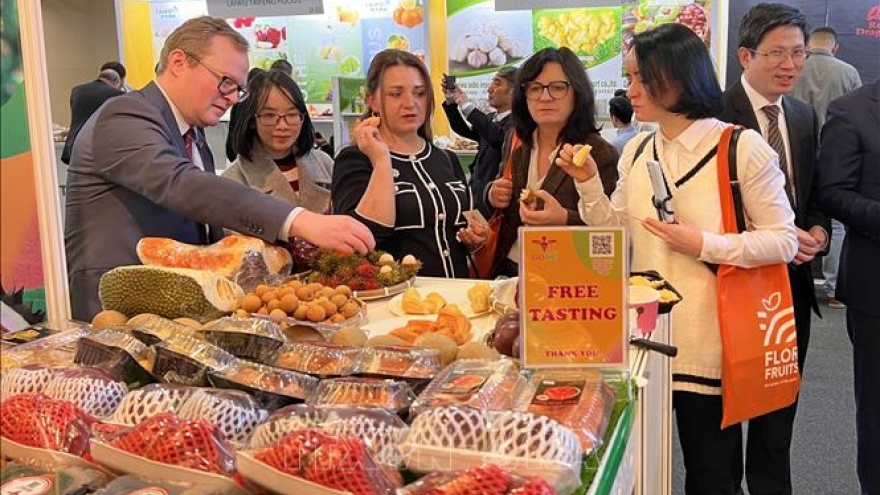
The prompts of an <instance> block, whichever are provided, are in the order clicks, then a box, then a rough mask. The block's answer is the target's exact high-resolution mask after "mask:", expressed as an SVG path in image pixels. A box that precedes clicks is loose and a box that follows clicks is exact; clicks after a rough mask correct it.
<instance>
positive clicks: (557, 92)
mask: <svg viewBox="0 0 880 495" xmlns="http://www.w3.org/2000/svg"><path fill="white" fill-rule="evenodd" d="M570 87H571V83H570V82H568V81H553V82H551V83H549V84H541V83H539V82H534V81H533V82H530V83H528V84H524V85H523V89H525V91H526V98H528V99H530V100H540V99H541V96H542V95H543V94H544V90H545V89H546V90H547V93H549V94H550V98H552V99H554V100H561V99H563V98H565V95H567V94H568V88H570Z"/></svg>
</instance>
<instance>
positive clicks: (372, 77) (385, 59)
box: [364, 48, 434, 141]
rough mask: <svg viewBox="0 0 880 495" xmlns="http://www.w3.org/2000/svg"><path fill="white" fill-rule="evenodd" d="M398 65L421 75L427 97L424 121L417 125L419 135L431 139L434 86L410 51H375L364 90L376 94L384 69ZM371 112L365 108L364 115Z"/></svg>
mask: <svg viewBox="0 0 880 495" xmlns="http://www.w3.org/2000/svg"><path fill="white" fill-rule="evenodd" d="M398 65H403V66H406V67H412V68H414V69H416V70H417V71H419V73H420V74H421V75H422V79H423V80H424V82H425V91H426V93H427V97H428V108H427V109H426V112H425V122H424V123H423V124H422V125H421V126H420V127H419V131H418V132H419V135H420V136H422V137H423V138H425V139H427V140H428V141H431V140H432V139H433V133H432V131H431V116H432V115H434V86H433V84H431V75H430V74H429V73H428V69H427V68H426V67H425V64H424V63H423V62H422V61H421V60H420V59H419V58H418V57H416V56H415V55H413V54H412V53H410V52H405V51H403V50H395V49H390V48H389V49H387V50H382V51H381V52H379V53H377V54H376V56H375V57H373V61H372V62H370V68H369V69H368V70H367V79H366V92H367V94H368V95H376V94H378V93H379V90H380V89H381V88H380V86H381V84H382V76H383V75H384V74H385V69H387V68H389V67H394V66H398ZM371 112H372V111H371V110H370V109H369V108H367V111H366V112H365V113H364V116H365V117H369V116H370V114H371Z"/></svg>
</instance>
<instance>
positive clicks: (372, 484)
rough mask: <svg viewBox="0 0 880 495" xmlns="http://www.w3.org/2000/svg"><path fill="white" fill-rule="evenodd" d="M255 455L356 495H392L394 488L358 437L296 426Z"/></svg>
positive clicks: (287, 471) (294, 473) (284, 469)
mask: <svg viewBox="0 0 880 495" xmlns="http://www.w3.org/2000/svg"><path fill="white" fill-rule="evenodd" d="M254 458H255V459H257V460H258V461H260V462H262V463H264V464H266V465H268V466H270V467H273V468H275V469H277V470H279V471H281V472H283V473H284V474H287V475H290V476H295V477H297V478H302V479H305V480H308V481H311V482H312V483H317V484H319V485H321V486H325V487H327V488H332V489H335V490H340V491H346V492H349V493H353V494H357V495H373V494H376V495H391V494H393V493H395V490H396V488H397V486H396V485H395V483H394V482H393V481H392V480H391V479H389V476H388V474H386V471H385V470H384V469H383V468H382V467H381V466H380V465H379V464H378V463H377V462H376V460H375V459H374V458H373V456H372V455H371V454H370V451H369V449H368V448H367V446H366V444H365V442H364V441H363V440H361V439H360V438H354V437H337V436H333V435H330V434H327V433H325V432H324V431H321V430H316V429H305V430H298V431H295V432H293V433H290V434H289V435H287V436H285V437H283V438H282V439H281V440H279V441H278V442H276V443H274V444H272V445H270V446H268V447H266V448H264V449H260V450H257V451H255V452H254ZM256 481H257V482H259V480H256Z"/></svg>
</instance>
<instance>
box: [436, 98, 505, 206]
mask: <svg viewBox="0 0 880 495" xmlns="http://www.w3.org/2000/svg"><path fill="white" fill-rule="evenodd" d="M443 111H445V112H446V118H447V119H449V126H450V127H452V130H453V131H455V133H456V134H458V135H460V136H462V137H466V138H468V139H473V140H474V141H476V142H477V143H479V146H478V147H477V155H476V156H475V157H474V161H473V164H471V169H470V174H471V178H470V181H469V183H468V184H469V185H470V187H471V191H472V192H473V195H474V203H475V204H476V206H477V208H478V209H479V210H480V212H481V213H482V214H483V215H484V216H485V217H486V218H489V216H490V215H491V214H492V210H493V208H492V206H491V205H489V204H487V202H486V186H487V185H488V184H489V183H490V182H492V181H493V180H495V177H497V176H498V169H499V167H500V164H501V148H502V146H504V137H505V134H506V133H507V129H508V128H509V127H510V114H507V116H506V117H504V118H503V119H501V120H500V121H498V122H495V120H494V117H495V114H494V113H491V114H488V115H487V114H485V113H483V112H481V111H480V110H479V109H477V108H475V109H473V110H471V112H470V113H469V114H468V116H467V122H466V121H465V118H464V117H463V116H462V114H461V112H460V111H459V110H458V105H456V104H455V103H446V102H444V103H443ZM468 122H470V126H468Z"/></svg>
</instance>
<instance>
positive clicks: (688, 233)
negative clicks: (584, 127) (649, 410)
mask: <svg viewBox="0 0 880 495" xmlns="http://www.w3.org/2000/svg"><path fill="white" fill-rule="evenodd" d="M624 67H625V69H626V72H627V73H628V75H629V80H630V83H629V92H628V94H629V97H630V99H631V100H632V104H633V108H634V109H635V113H636V116H637V117H638V119H639V120H640V121H644V122H657V123H658V124H659V130H658V131H657V132H656V133H654V134H653V135H652V134H649V133H641V134H639V135H637V136H636V137H635V138H633V139H632V140H630V142H629V143H627V145H626V147H625V148H624V150H623V156H622V157H621V159H620V166H619V170H620V179H619V181H618V183H617V188H616V190H615V191H614V194H613V195H612V196H611V199H609V198H607V197H606V196H605V194H604V190H603V187H602V184H600V182H599V179H598V177H596V173H597V168H596V163H595V162H594V161H593V160H589V159H588V160H587V163H586V164H584V166H582V167H575V166H573V165H572V162H571V158H572V154H571V152H572V151H575V152H576V150H565V151H563V153H562V154H561V155H560V157H559V161H558V162H557V163H558V164H559V165H560V166H561V167H562V168H563V169H564V170H565V171H566V172H567V173H569V174H570V175H571V176H572V177H574V179H575V180H576V181H577V187H578V190H579V192H580V194H581V203H580V211H581V216H582V217H583V218H584V220H585V221H587V222H589V223H591V224H595V225H623V226H627V227H629V232H630V236H631V243H632V247H633V256H632V268H633V270H649V269H655V270H658V271H660V273H662V274H663V275H664V276H666V277H667V278H668V279H669V280H674V281H675V286H676V287H677V288H678V289H679V290H680V291H681V293H682V294H684V295H685V297H684V299H683V300H682V302H681V304H679V305H678V306H676V308H675V311H673V313H672V319H673V320H672V321H673V327H674V328H675V333H674V335H673V342H672V343H673V344H675V345H676V346H677V347H678V356H677V357H676V358H675V359H674V360H673V361H672V373H673V377H672V388H673V393H672V407H673V408H674V410H675V417H676V421H677V424H678V431H679V440H680V442H681V447H682V452H683V454H684V465H685V470H686V479H685V489H684V491H685V493H687V494H688V495H693V494H706V493H713V494H729V495H733V494H735V493H742V491H741V489H740V481H741V478H742V473H743V450H742V445H743V436H742V435H743V431H742V427H741V426H740V425H739V424H736V425H733V426H729V427H727V428H725V429H721V418H722V405H723V404H722V397H721V374H722V348H721V333H720V331H719V324H718V307H717V293H716V278H715V275H714V273H713V272H712V271H711V269H710V268H709V267H708V266H706V264H707V263H708V264H728V265H735V266H740V267H745V268H751V267H758V266H763V265H768V264H777V263H787V262H789V261H790V260H791V259H792V258H794V256H795V253H797V237H796V236H795V227H794V213H793V212H792V210H791V207H790V206H789V203H788V199H787V197H786V195H785V179H784V177H783V175H782V171H781V170H780V168H779V164H778V160H777V157H776V155H775V154H774V152H773V149H772V148H771V147H770V146H769V145H768V144H767V143H765V142H764V140H763V139H762V138H761V135H760V134H758V133H756V132H755V131H751V130H745V131H743V132H742V134H741V135H740V137H739V141H738V144H737V146H736V148H735V153H736V164H737V177H738V179H739V185H740V190H741V192H742V204H743V207H744V208H743V210H744V214H745V220H746V224H747V231H746V232H743V233H740V234H726V233H724V232H723V226H722V222H721V218H722V207H721V195H720V194H719V187H730V185H729V184H721V185H719V184H718V171H717V166H718V161H717V157H718V149H717V147H718V143H719V139H720V138H721V135H722V132H723V131H724V130H725V128H727V126H728V124H726V123H724V122H722V121H720V120H718V119H717V118H716V116H717V115H718V114H719V113H720V112H721V109H722V93H721V87H720V85H719V84H718V80H717V79H716V77H715V69H714V66H713V64H712V59H711V58H710V57H709V51H708V50H707V48H706V45H705V44H704V43H703V41H702V40H700V38H699V37H698V36H697V35H696V34H694V32H693V31H691V30H690V29H689V28H687V27H685V26H682V25H680V24H665V25H662V26H660V27H657V28H656V29H653V30H651V31H646V32H643V33H640V34H637V35H636V36H635V37H634V38H633V43H632V48H631V49H630V50H629V52H628V53H627V55H626V57H625V58H624ZM642 143H644V146H643V145H642ZM640 149H641V151H640ZM649 161H656V162H658V163H659V164H660V169H661V170H662V173H663V177H664V179H665V181H666V183H667V184H668V185H669V188H670V192H671V194H672V199H671V206H672V210H673V211H674V213H675V221H674V223H665V222H661V221H659V220H658V219H657V218H658V212H657V209H656V208H655V206H654V202H653V201H652V198H653V195H654V191H653V187H652V181H651V176H650V173H649V172H648V162H649ZM750 429H751V427H750ZM751 433H752V432H750V434H751ZM752 449H753V446H752V445H749V451H751V450H752ZM765 467H766V466H765Z"/></svg>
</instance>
